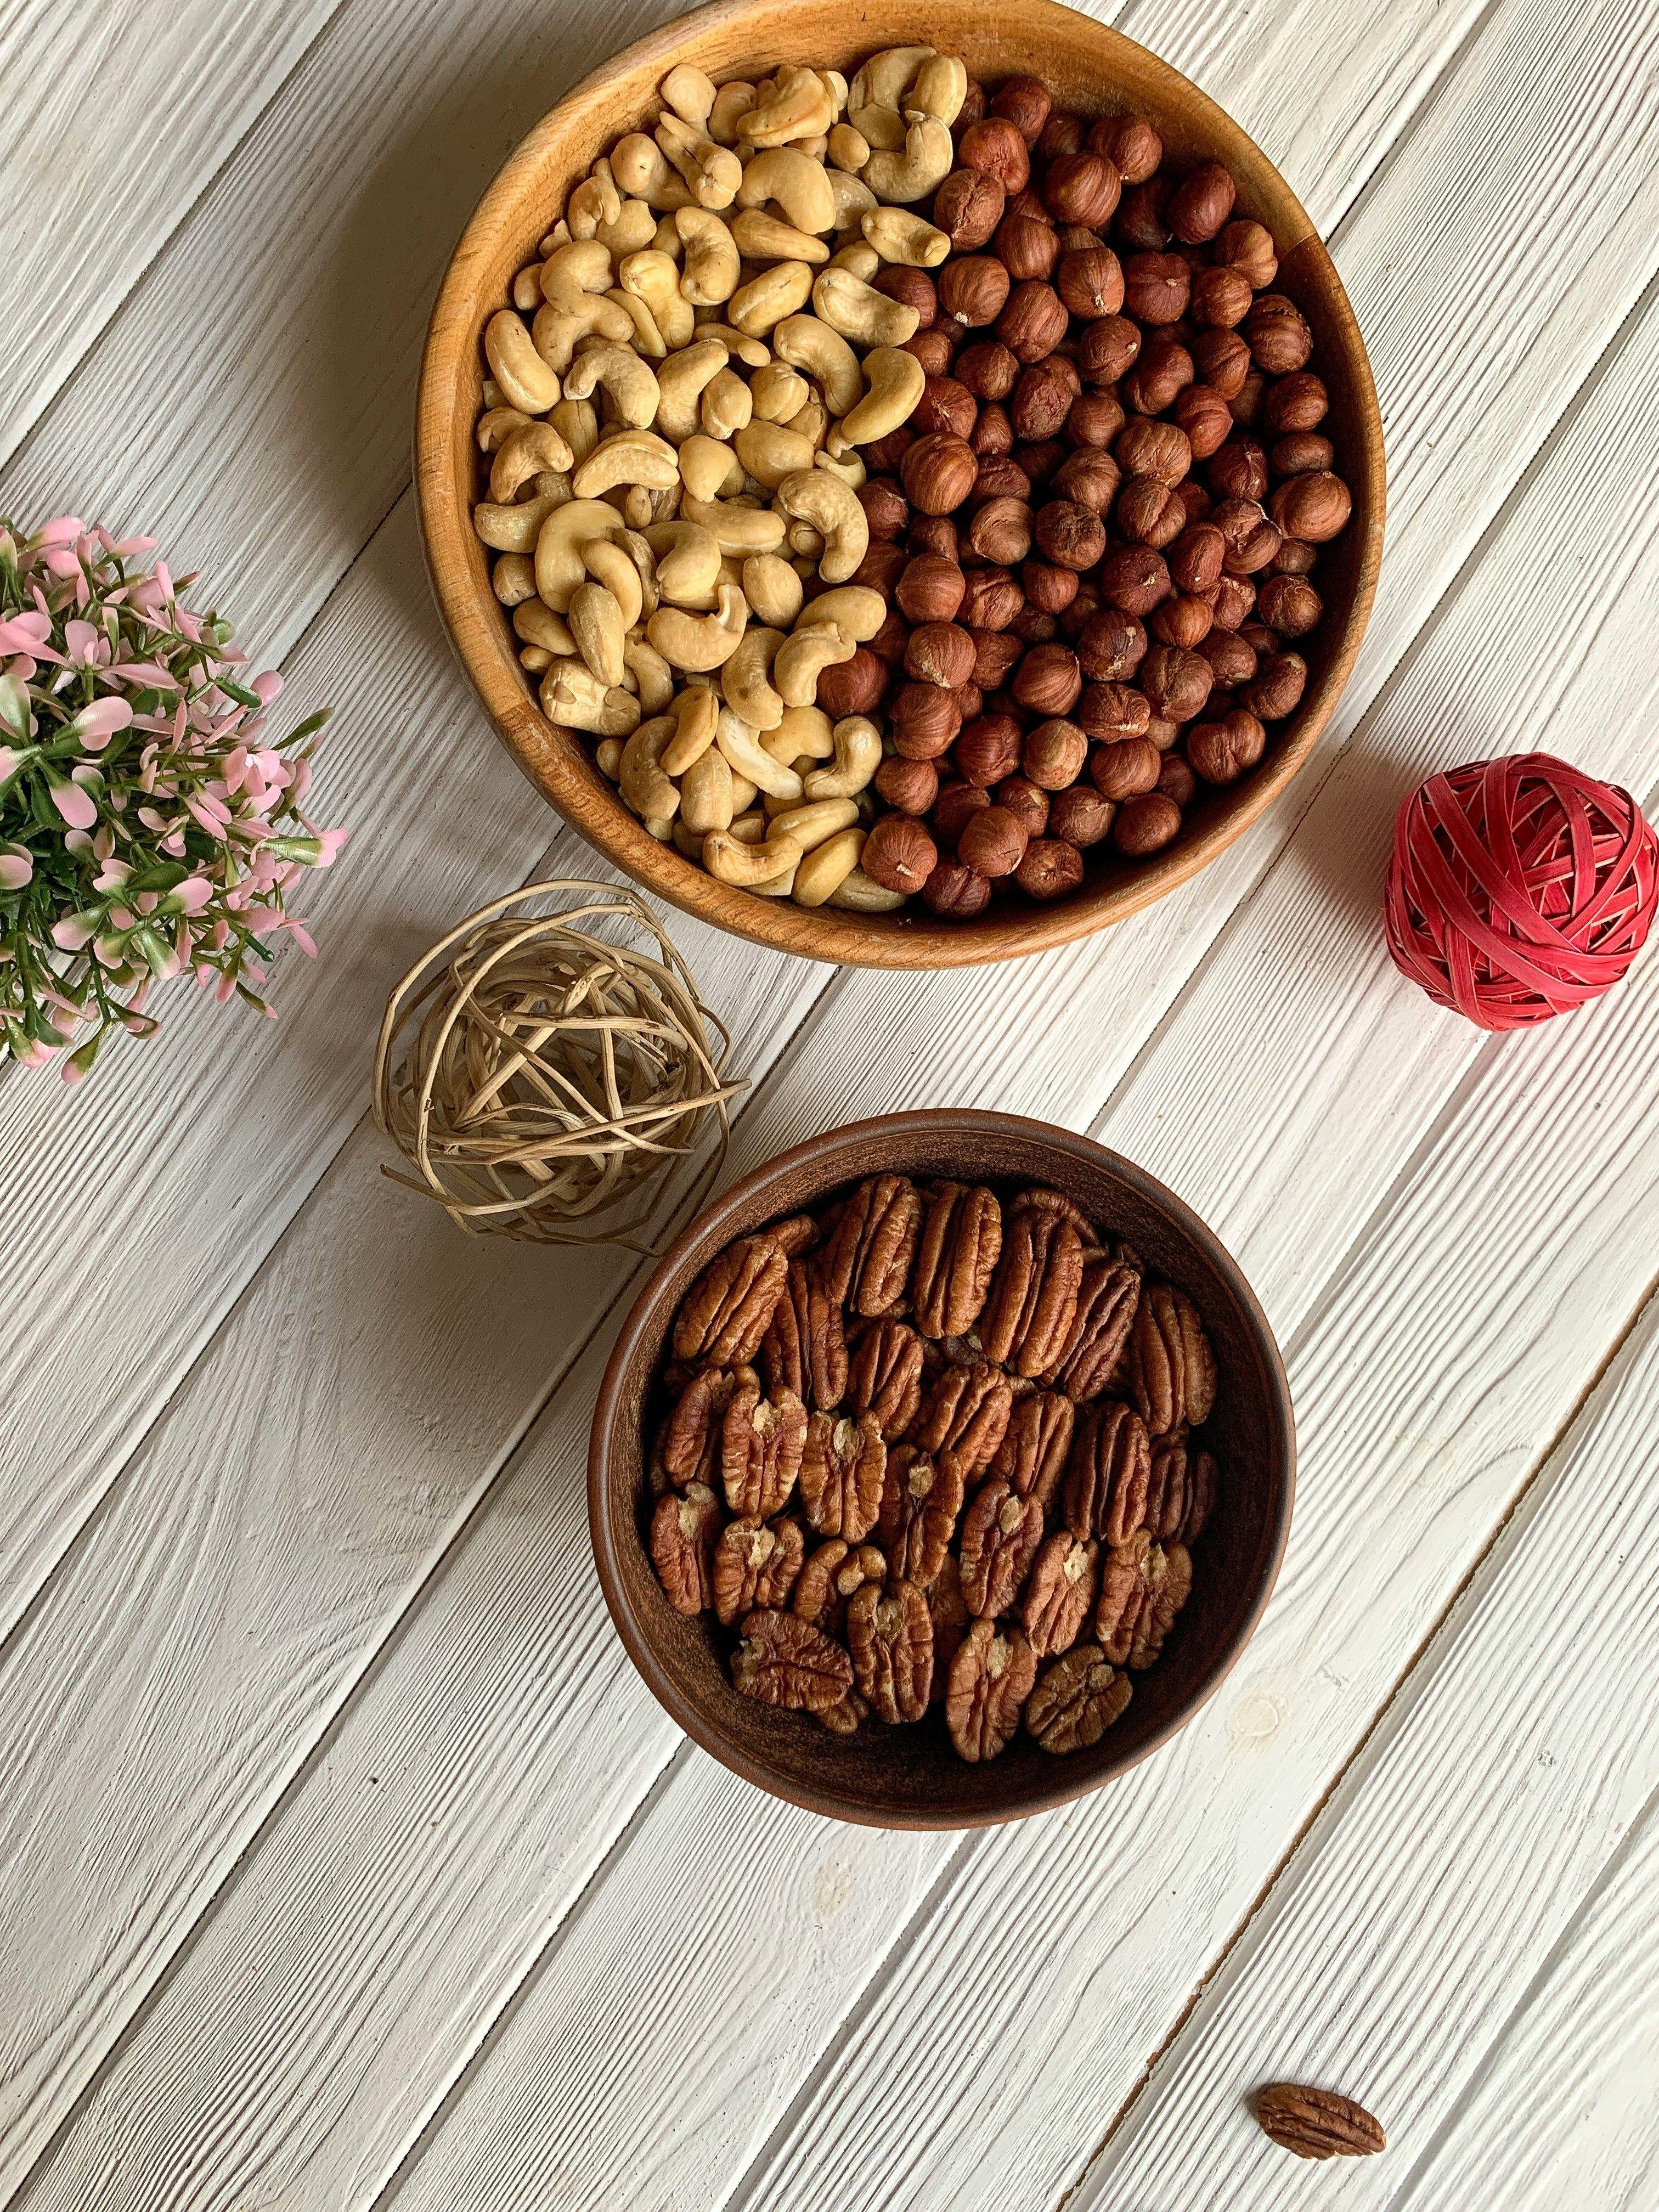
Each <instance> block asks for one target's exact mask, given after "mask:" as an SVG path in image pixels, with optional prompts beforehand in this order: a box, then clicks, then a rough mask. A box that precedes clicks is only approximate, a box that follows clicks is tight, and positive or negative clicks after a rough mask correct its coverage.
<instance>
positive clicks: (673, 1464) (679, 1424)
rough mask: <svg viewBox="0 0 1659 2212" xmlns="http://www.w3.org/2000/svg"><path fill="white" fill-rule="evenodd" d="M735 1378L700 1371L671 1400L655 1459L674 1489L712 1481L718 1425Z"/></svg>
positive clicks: (707, 1369)
mask: <svg viewBox="0 0 1659 2212" xmlns="http://www.w3.org/2000/svg"><path fill="white" fill-rule="evenodd" d="M750 1379H752V1377H751V1378H750ZM737 1387H738V1377H737V1376H735V1375H728V1374H726V1371H725V1370H724V1369H722V1368H719V1367H704V1368H702V1369H700V1370H699V1371H698V1372H697V1373H696V1374H695V1375H694V1376H692V1377H691V1380H690V1382H689V1383H687V1384H686V1386H685V1388H684V1390H682V1391H681V1392H680V1395H679V1396H678V1398H677V1399H676V1400H675V1401H674V1406H673V1410H672V1411H671V1413H670V1414H669V1416H668V1419H666V1420H665V1422H664V1423H663V1425H662V1428H661V1431H659V1438H658V1448H657V1458H658V1460H659V1462H660V1463H661V1466H662V1470H663V1473H664V1474H665V1475H666V1476H667V1477H668V1480H670V1482H671V1483H672V1484H673V1486H674V1487H675V1489H676V1490H684V1488H685V1487H686V1486H687V1485H688V1484H689V1483H693V1482H708V1483H712V1482H713V1481H714V1479H715V1475H716V1473H717V1471H718V1469H719V1467H720V1423H721V1421H722V1419H724V1417H725V1413H726V1407H728V1406H729V1405H730V1404H731V1402H732V1392H733V1391H734V1390H735V1389H737Z"/></svg>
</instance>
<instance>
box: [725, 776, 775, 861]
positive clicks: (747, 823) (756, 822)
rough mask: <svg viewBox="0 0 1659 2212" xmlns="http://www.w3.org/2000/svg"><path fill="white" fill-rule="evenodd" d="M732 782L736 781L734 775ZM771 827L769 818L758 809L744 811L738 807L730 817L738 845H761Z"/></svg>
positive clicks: (733, 834) (736, 778)
mask: <svg viewBox="0 0 1659 2212" xmlns="http://www.w3.org/2000/svg"><path fill="white" fill-rule="evenodd" d="M732 781H733V783H736V782H737V781H738V777H737V776H736V775H733V777H732ZM751 788H752V787H751ZM771 827H772V817H771V816H770V815H769V814H763V813H762V811H760V809H759V808H758V807H750V808H748V809H745V808H744V807H741V806H740V807H738V810H737V811H736V812H735V813H734V814H733V816H732V836H734V837H735V838H736V839H737V841H738V844H739V845H763V844H764V843H765V842H766V833H767V831H768V830H769V829H770V828H771Z"/></svg>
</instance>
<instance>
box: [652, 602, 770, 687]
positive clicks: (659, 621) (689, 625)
mask: <svg viewBox="0 0 1659 2212" xmlns="http://www.w3.org/2000/svg"><path fill="white" fill-rule="evenodd" d="M748 619H749V608H748V605H747V603H746V602H745V600H744V596H743V593H742V592H739V591H736V590H734V589H733V587H732V586H731V585H730V584H723V585H722V586H720V608H719V611H718V612H717V613H714V614H712V615H694V614H689V613H688V612H687V611H686V610H685V609H684V607H659V608H658V609H657V611H656V613H655V614H653V616H652V617H651V619H650V621H649V622H648V623H647V624H646V626H645V634H646V636H647V638H648V639H649V640H650V641H651V643H652V644H653V646H654V647H656V649H657V651H658V652H659V653H661V655H662V657H663V659H665V660H666V661H668V662H670V663H671V665H673V666H674V667H676V668H685V669H708V668H719V667H720V666H721V665H723V663H725V662H726V661H727V660H729V659H731V657H732V654H733V653H735V652H736V651H737V649H738V645H739V644H740V643H741V642H742V640H743V632H744V623H746V622H747V621H748Z"/></svg>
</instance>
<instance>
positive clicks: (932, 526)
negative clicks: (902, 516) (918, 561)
mask: <svg viewBox="0 0 1659 2212" xmlns="http://www.w3.org/2000/svg"><path fill="white" fill-rule="evenodd" d="M905 543H906V544H908V546H909V548H910V550H911V551H912V552H913V553H937V554H939V556H941V557H942V558H943V559H945V560H946V561H954V560H955V559H956V557H957V526H956V524H955V523H954V522H953V521H952V520H951V517H950V516H949V515H948V514H918V515H917V516H915V519H914V520H913V521H912V522H911V525H910V534H909V537H908V538H907V539H906V541H905Z"/></svg>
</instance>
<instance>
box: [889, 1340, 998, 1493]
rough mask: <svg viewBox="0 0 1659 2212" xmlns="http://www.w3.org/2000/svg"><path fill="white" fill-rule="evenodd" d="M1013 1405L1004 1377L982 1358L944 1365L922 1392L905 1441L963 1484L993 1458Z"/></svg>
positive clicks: (972, 1478) (971, 1478) (969, 1480)
mask: <svg viewBox="0 0 1659 2212" xmlns="http://www.w3.org/2000/svg"><path fill="white" fill-rule="evenodd" d="M1013 1402H1014V1401H1013V1393H1012V1390H1011V1389H1009V1387H1008V1378H1007V1376H1006V1375H1003V1374H1001V1373H1000V1372H999V1370H997V1369H996V1368H994V1367H992V1366H990V1365H988V1364H987V1363H986V1362H985V1361H984V1360H981V1361H980V1362H979V1364H977V1365H976V1366H974V1367H947V1368H946V1369H945V1370H944V1372H943V1373H942V1374H941V1375H940V1376H939V1380H938V1382H937V1383H934V1385H933V1389H931V1390H930V1391H929V1392H928V1394H927V1401H926V1403H925V1404H924V1405H923V1407H922V1409H921V1414H920V1416H919V1417H918V1419H917V1421H916V1424H915V1427H914V1429H913V1430H912V1431H911V1432H910V1435H911V1441H912V1442H913V1443H915V1444H916V1445H918V1446H919V1447H920V1448H921V1450H923V1451H925V1452H926V1453H927V1455H928V1456H929V1457H930V1458H932V1459H936V1460H937V1461H938V1462H939V1465H940V1466H941V1467H948V1468H954V1469H955V1470H956V1471H957V1473H958V1474H960V1475H961V1477H962V1480H963V1483H964V1484H965V1483H969V1482H971V1481H972V1480H974V1477H975V1475H976V1474H979V1472H980V1471H981V1468H987V1467H988V1466H989V1465H990V1464H991V1462H992V1460H993V1459H994V1458H995V1456H996V1450H997V1446H998V1445H999V1444H1000V1443H1001V1442H1002V1439H1003V1436H1004V1433H1005V1432H1006V1429H1007V1426H1008V1415H1009V1413H1010V1412H1011V1411H1012V1407H1013Z"/></svg>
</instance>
